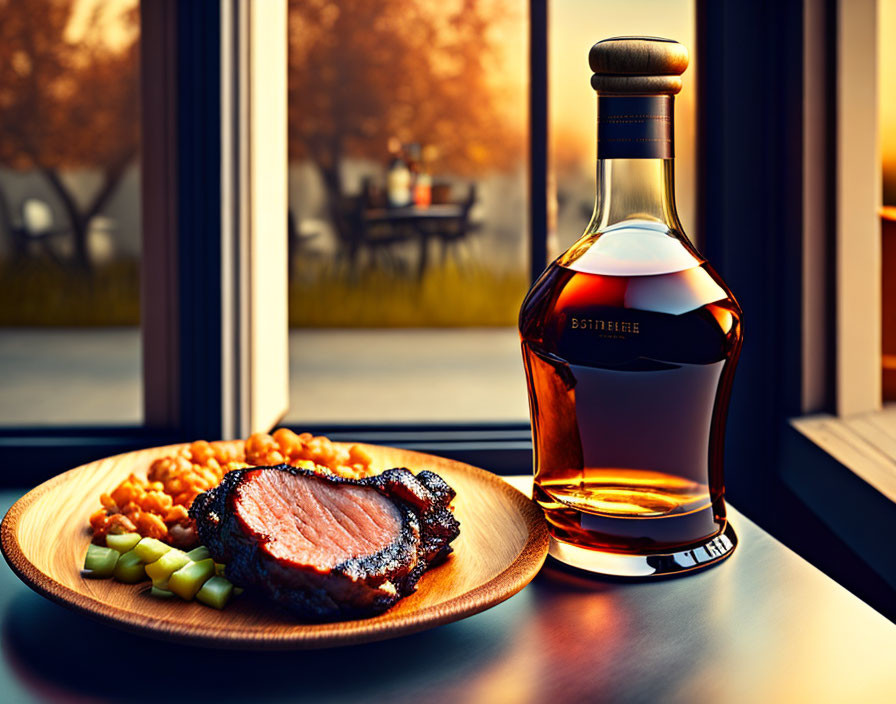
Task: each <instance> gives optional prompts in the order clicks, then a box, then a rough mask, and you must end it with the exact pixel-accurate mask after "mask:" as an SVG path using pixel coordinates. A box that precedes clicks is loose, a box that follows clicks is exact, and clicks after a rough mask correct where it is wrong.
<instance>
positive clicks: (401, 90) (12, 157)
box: [0, 0, 525, 268]
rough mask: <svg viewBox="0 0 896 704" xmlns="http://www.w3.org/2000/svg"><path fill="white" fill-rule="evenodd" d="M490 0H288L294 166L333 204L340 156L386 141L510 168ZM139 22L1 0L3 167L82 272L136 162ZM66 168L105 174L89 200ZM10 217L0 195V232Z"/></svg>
mask: <svg viewBox="0 0 896 704" xmlns="http://www.w3.org/2000/svg"><path fill="white" fill-rule="evenodd" d="M501 1H502V0H488V1H485V0H447V1H445V2H428V1H427V0H377V1H376V2H372V1H371V0H291V1H290V4H289V28H288V29H289V38H290V55H289V63H290V66H289V107H290V117H289V136H290V141H289V143H290V157H291V159H292V160H294V161H298V160H306V159H307V160H310V161H311V162H312V163H313V164H314V165H315V166H316V167H317V169H318V171H319V173H320V175H321V176H322V179H323V181H324V183H325V185H326V187H327V193H328V196H329V198H330V199H331V200H332V199H336V198H338V197H339V196H340V194H341V193H342V187H343V186H342V175H341V165H342V163H343V161H344V159H346V158H347V157H360V158H369V159H372V160H375V161H379V162H384V161H385V158H386V144H387V142H388V140H389V139H390V138H398V139H399V140H401V141H403V142H412V141H413V142H420V143H423V144H428V145H433V146H434V147H435V149H433V150H431V153H434V154H436V155H437V156H436V161H435V163H434V164H433V166H434V168H435V169H436V170H437V171H439V172H444V173H451V174H456V175H460V176H466V177H474V176H478V175H481V174H483V173H486V172H488V171H493V170H503V169H506V168H509V167H512V166H516V165H518V164H520V163H521V162H522V160H523V159H524V156H525V155H524V154H523V153H522V149H521V145H522V144H523V141H522V139H521V135H520V130H521V125H522V124H523V121H522V120H521V119H519V115H518V114H517V115H513V114H512V113H510V114H509V111H508V107H507V106H508V105H513V104H514V103H513V102H511V100H508V94H507V88H506V86H505V85H504V82H503V81H502V76H501V75H500V73H499V69H500V60H499V58H500V52H499V50H498V49H499V46H498V43H497V41H496V39H495V37H494V36H493V34H492V29H493V27H494V26H495V24H496V23H499V22H500V21H502V20H504V19H506V17H507V9H506V7H505V6H503V5H502V4H501ZM84 7H88V8H90V13H91V14H90V15H89V16H88V17H86V18H83V17H82V18H80V24H81V25H82V27H83V30H82V31H81V32H80V34H79V35H78V36H73V33H72V25H73V24H75V23H76V22H75V19H76V14H77V13H78V12H79V11H81V12H83V8H84ZM110 15H113V16H115V22H116V23H117V24H116V30H115V31H116V34H117V35H120V36H119V37H118V41H115V42H110V41H109V36H108V26H109V22H108V17H109V16H110ZM103 18H106V20H105V21H103ZM138 25H139V18H138V10H137V5H136V4H135V2H134V0H80V1H79V2H73V1H72V0H0V166H3V167H7V168H13V169H17V170H23V171H37V172H39V173H40V174H42V175H43V176H44V177H45V179H46V180H47V182H48V184H49V186H50V187H51V188H52V190H53V191H54V194H55V195H56V196H57V198H58V200H59V202H60V204H61V206H62V208H63V209H64V211H65V213H66V215H67V218H68V220H69V226H70V229H71V232H72V234H73V238H74V243H75V248H74V249H75V253H76V259H77V260H78V261H79V262H80V263H81V264H82V265H84V266H85V268H87V267H89V257H88V252H87V245H86V237H87V230H88V226H89V222H90V220H91V218H93V217H94V216H96V215H98V214H100V213H101V212H102V209H103V207H104V206H105V205H106V203H107V202H108V200H109V198H110V197H111V195H112V194H113V193H114V191H115V189H116V188H117V186H118V184H119V183H120V180H121V177H122V176H123V174H124V172H125V170H126V168H127V167H128V166H129V164H131V163H132V161H133V159H134V158H135V156H136V154H137V149H138V144H139V120H140V112H139V62H138V59H139V46H138V41H139V36H138V35H139V28H138ZM517 97H518V96H517ZM515 105H516V106H519V100H517V101H516V103H515ZM511 110H512V108H511ZM517 112H518V111H517ZM509 118H515V119H509ZM73 168H89V169H93V170H98V171H99V172H100V173H101V174H102V179H101V183H100V185H99V187H98V188H97V189H96V191H95V192H94V193H92V194H90V195H89V197H86V198H84V197H80V198H78V197H76V196H75V193H74V192H73V190H72V189H71V188H70V187H69V186H68V185H67V183H66V180H65V178H63V172H65V171H66V170H68V169H73ZM13 219H14V218H13V215H12V207H11V204H10V203H8V202H7V201H6V199H5V198H4V197H3V194H2V192H0V225H4V226H5V228H4V229H7V230H8V231H12V230H13V229H14V228H12V221H13Z"/></svg>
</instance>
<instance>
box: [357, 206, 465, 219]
mask: <svg viewBox="0 0 896 704" xmlns="http://www.w3.org/2000/svg"><path fill="white" fill-rule="evenodd" d="M463 214H464V209H463V207H462V206H460V205H457V204H451V203H445V204H439V205H429V206H427V207H425V208H421V207H418V206H416V205H409V206H407V207H405V208H371V209H368V210H365V211H364V219H365V220H369V221H380V220H389V221H392V220H442V219H455V218H459V217H461V216H462V215H463Z"/></svg>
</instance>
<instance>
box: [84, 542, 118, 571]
mask: <svg viewBox="0 0 896 704" xmlns="http://www.w3.org/2000/svg"><path fill="white" fill-rule="evenodd" d="M117 562H118V551H117V550H113V549H112V548H104V547H100V546H99V545H94V544H93V543H91V544H90V545H88V546H87V557H85V558H84V569H85V570H87V571H88V572H89V574H88V575H87V576H88V577H99V578H105V577H111V576H112V572H113V571H114V570H115V563H117Z"/></svg>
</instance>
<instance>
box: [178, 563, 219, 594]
mask: <svg viewBox="0 0 896 704" xmlns="http://www.w3.org/2000/svg"><path fill="white" fill-rule="evenodd" d="M214 574H215V561H214V560H212V559H211V558H209V559H207V560H200V561H199V562H189V563H187V564H186V565H184V566H183V567H181V568H180V569H179V570H177V572H175V573H174V574H172V575H171V578H170V579H169V580H168V589H170V590H171V591H173V592H174V593H175V594H177V595H178V596H179V597H180V598H181V599H186V600H187V601H189V600H190V599H192V598H193V597H194V596H196V592H198V591H199V590H200V588H201V587H202V585H203V584H205V583H206V582H207V581H208V579H209V578H210V577H212V576H214Z"/></svg>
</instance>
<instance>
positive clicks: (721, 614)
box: [0, 480, 896, 704]
mask: <svg viewBox="0 0 896 704" xmlns="http://www.w3.org/2000/svg"><path fill="white" fill-rule="evenodd" d="M521 481H522V480H521ZM22 493H24V492H21V491H18V492H17V491H2V492H0V512H2V513H3V514H5V512H6V510H7V509H8V508H9V506H10V505H11V504H12V503H13V502H14V501H15V500H16V499H17V498H18V497H19V496H20V495H21V494H22ZM731 513H732V521H733V523H734V526H735V528H736V530H737V533H738V536H739V538H740V544H739V546H738V548H737V550H736V551H735V552H734V555H733V556H732V557H731V558H730V559H729V560H727V561H726V562H724V563H722V564H721V565H720V566H718V567H716V568H712V569H709V570H707V571H705V572H702V573H699V574H695V575H692V576H689V577H685V578H678V579H672V580H666V581H661V582H652V583H635V584H632V583H619V582H610V581H607V580H601V579H595V578H591V577H585V576H582V575H581V574H577V573H572V572H567V571H564V570H562V569H560V568H558V567H556V566H554V565H552V564H551V563H550V562H549V563H548V565H547V566H546V567H545V568H544V569H543V570H542V572H541V573H540V574H539V575H538V577H536V579H535V581H534V582H533V583H532V584H530V585H529V586H528V587H526V588H525V589H524V590H523V591H522V592H520V593H519V594H517V595H516V596H514V597H512V598H511V599H509V600H507V601H505V602H504V603H502V604H499V605H498V606H496V607H495V608H493V609H490V610H488V611H486V612H484V613H482V614H479V615H477V616H473V617H471V618H468V619H465V620H463V621H459V622H457V623H453V624H449V625H447V626H442V627H439V628H436V629H434V630H431V631H427V632H424V633H420V634H416V635H412V636H406V637H403V638H396V639H393V640H389V641H383V642H380V643H372V644H369V645H364V646H353V647H346V648H335V649H330V650H321V651H296V652H288V653H247V652H233V651H217V650H207V649H202V648H195V647H186V646H182V645H177V644H173V643H168V642H163V641H155V640H151V639H148V638H144V637H141V636H136V635H132V634H130V633H126V632H123V631H119V630H117V629H115V628H111V627H109V626H106V625H103V624H100V623H98V622H95V621H93V620H90V619H88V618H85V617H83V616H80V615H78V614H75V613H73V612H70V611H68V610H66V609H64V608H62V607H60V606H57V605H55V604H53V603H51V602H49V601H47V600H46V599H43V598H42V597H40V596H38V595H37V594H35V593H33V592H32V591H31V590H30V589H28V587H26V586H25V585H24V584H22V583H21V582H20V581H19V580H18V579H17V578H16V576H15V575H14V574H13V573H12V571H11V570H10V569H9V567H8V566H7V565H6V564H5V563H4V564H3V566H2V567H0V619H2V623H0V627H2V654H3V657H2V663H0V702H3V703H6V702H85V701H114V702H143V701H146V702H165V703H167V702H181V701H184V702H205V701H210V702H216V703H217V702H252V703H254V702H273V701H278V702H279V701H282V702H304V701H307V702H322V703H326V702H355V701H361V702H368V701H369V702H390V703H401V702H417V703H420V704H423V703H426V704H429V703H431V702H488V703H496V704H501V703H503V702H508V703H510V702H521V703H528V702H550V704H561V703H562V702H567V701H577V702H578V701H581V702H600V701H607V702H641V701H655V702H687V703H688V704H698V703H699V702H704V701H705V702H709V701H712V702H714V704H721V703H727V702H794V703H798V702H809V701H811V702H828V701H830V702H862V703H865V702H885V701H893V699H892V697H893V693H894V691H896V625H894V624H892V623H891V622H890V621H888V620H887V619H885V618H884V617H883V616H881V615H879V614H878V613H877V612H875V611H874V610H872V609H871V608H869V607H868V606H866V605H865V604H864V603H862V602H861V601H860V600H859V599H857V598H856V597H854V596H852V595H851V594H850V593H849V592H847V591H846V590H844V589H843V588H841V587H840V586H838V585H837V584H836V583H835V582H833V581H832V580H830V579H828V578H827V577H826V576H825V575H823V574H822V573H821V572H819V571H818V570H816V569H815V568H814V567H812V566H811V565H809V564H808V563H806V562H805V561H803V560H802V559H801V558H800V557H798V556H797V555H795V554H794V553H792V552H791V551H790V550H788V549H787V548H785V547H784V546H782V545H781V544H780V543H778V542H777V541H776V540H774V539H773V538H772V537H771V536H769V535H768V534H767V533H765V532H763V531H762V530H760V529H759V528H758V527H757V526H755V525H754V524H753V523H751V522H750V521H749V520H748V519H747V518H745V517H744V516H742V515H740V514H738V513H737V512H736V511H732V512H731Z"/></svg>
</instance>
